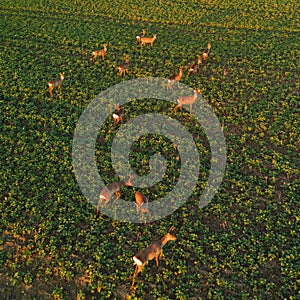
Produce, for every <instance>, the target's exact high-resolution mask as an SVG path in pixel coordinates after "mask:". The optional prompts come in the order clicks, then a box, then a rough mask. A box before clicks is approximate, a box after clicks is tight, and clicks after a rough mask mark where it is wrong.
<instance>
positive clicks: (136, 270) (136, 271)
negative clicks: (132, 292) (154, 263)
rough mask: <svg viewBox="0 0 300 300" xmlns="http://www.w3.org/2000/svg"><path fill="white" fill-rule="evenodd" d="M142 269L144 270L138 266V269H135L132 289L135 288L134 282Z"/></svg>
mask: <svg viewBox="0 0 300 300" xmlns="http://www.w3.org/2000/svg"><path fill="white" fill-rule="evenodd" d="M142 269H143V268H141V267H139V266H136V267H135V270H134V273H133V278H132V283H131V289H133V287H134V282H135V278H136V276H137V274H138V273H139V272H141V271H142Z"/></svg>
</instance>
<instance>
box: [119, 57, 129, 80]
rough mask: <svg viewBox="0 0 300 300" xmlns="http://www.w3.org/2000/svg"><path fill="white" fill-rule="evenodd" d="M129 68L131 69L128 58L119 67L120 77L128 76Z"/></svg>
mask: <svg viewBox="0 0 300 300" xmlns="http://www.w3.org/2000/svg"><path fill="white" fill-rule="evenodd" d="M128 67H129V56H128V55H127V56H126V59H125V62H124V63H123V64H122V65H120V66H119V68H118V71H119V73H118V74H119V76H120V77H122V76H125V74H126V73H127V74H128Z"/></svg>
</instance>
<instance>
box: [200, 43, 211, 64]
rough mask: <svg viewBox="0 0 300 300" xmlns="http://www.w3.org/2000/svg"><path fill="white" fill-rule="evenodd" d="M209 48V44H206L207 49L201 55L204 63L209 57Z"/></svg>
mask: <svg viewBox="0 0 300 300" xmlns="http://www.w3.org/2000/svg"><path fill="white" fill-rule="evenodd" d="M210 48H211V44H210V42H208V44H207V48H206V49H205V50H204V51H203V53H202V55H203V59H204V61H206V60H207V58H208V56H209V51H210Z"/></svg>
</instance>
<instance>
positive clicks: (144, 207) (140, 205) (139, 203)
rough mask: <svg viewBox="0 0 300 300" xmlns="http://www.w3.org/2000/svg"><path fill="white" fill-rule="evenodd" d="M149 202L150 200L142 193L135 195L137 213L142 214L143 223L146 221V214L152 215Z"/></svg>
mask: <svg viewBox="0 0 300 300" xmlns="http://www.w3.org/2000/svg"><path fill="white" fill-rule="evenodd" d="M148 203H149V200H148V198H147V197H146V196H145V195H144V194H142V193H141V192H136V193H135V205H136V211H137V212H139V211H140V212H141V213H142V222H143V221H144V220H145V216H144V215H145V213H148V214H150V212H149V205H148Z"/></svg>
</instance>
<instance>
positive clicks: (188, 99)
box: [174, 90, 199, 112]
mask: <svg viewBox="0 0 300 300" xmlns="http://www.w3.org/2000/svg"><path fill="white" fill-rule="evenodd" d="M198 95H199V90H194V95H193V96H183V97H179V98H178V99H177V102H178V104H177V105H176V107H175V108H174V112H176V111H177V109H178V108H180V109H181V110H182V105H185V104H189V105H190V111H192V106H193V104H194V102H195V101H196V99H197V97H198Z"/></svg>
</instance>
